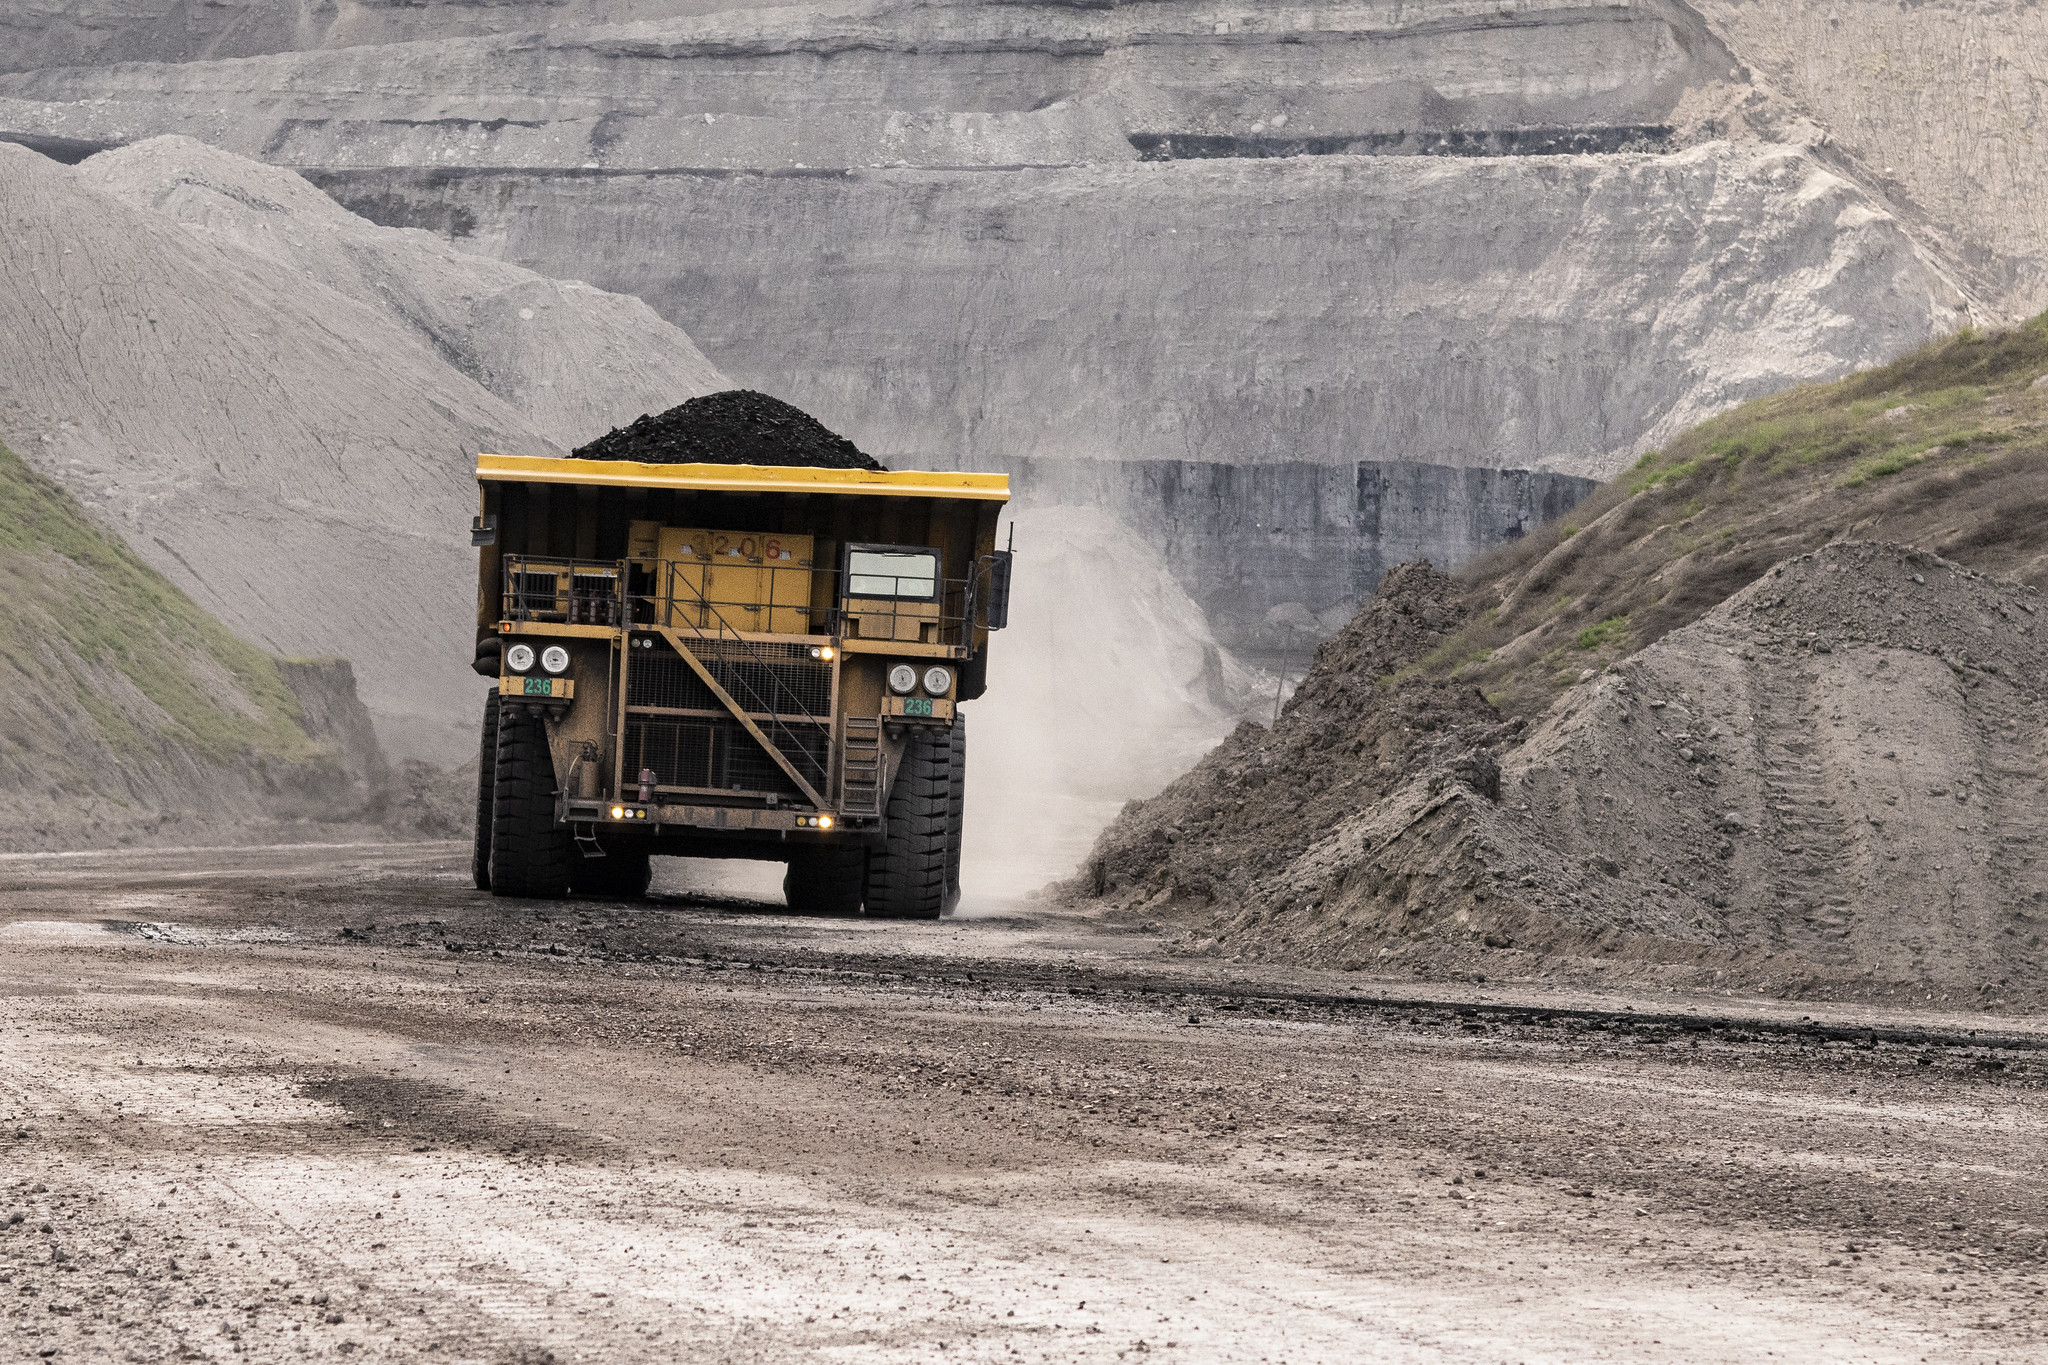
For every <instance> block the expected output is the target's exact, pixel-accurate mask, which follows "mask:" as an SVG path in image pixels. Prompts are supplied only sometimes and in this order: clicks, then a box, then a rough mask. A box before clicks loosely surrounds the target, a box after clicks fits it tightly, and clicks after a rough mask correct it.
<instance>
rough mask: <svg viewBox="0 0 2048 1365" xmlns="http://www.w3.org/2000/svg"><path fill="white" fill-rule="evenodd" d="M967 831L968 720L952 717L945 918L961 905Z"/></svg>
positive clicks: (962, 717) (955, 712)
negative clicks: (962, 842)
mask: <svg viewBox="0 0 2048 1365" xmlns="http://www.w3.org/2000/svg"><path fill="white" fill-rule="evenodd" d="M966 829H967V717H966V716H964V715H961V714H960V712H959V711H958V710H957V709H955V711H954V713H953V804H952V808H951V811H950V823H949V824H948V826H947V829H946V909H945V913H946V914H949V915H950V914H952V913H953V910H954V907H956V906H958V905H959V904H960V839H961V836H962V834H963V833H965V831H966Z"/></svg>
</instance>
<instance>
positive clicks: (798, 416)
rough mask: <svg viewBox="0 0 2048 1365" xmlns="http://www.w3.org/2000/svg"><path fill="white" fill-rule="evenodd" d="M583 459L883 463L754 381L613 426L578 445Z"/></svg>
mask: <svg viewBox="0 0 2048 1365" xmlns="http://www.w3.org/2000/svg"><path fill="white" fill-rule="evenodd" d="M572 453H573V454H574V455H575V456H576V458H577V459H579V460H632V461H636V462H638V463H640V464H761V465H797V466H802V467H804V468H809V469H877V470H878V469H882V468H884V466H883V464H882V463H881V461H879V460H877V459H875V458H874V457H873V456H872V455H869V454H867V453H866V452H864V451H863V450H861V448H860V447H859V446H857V445H855V444H854V443H853V442H851V441H849V440H847V439H846V438H845V437H844V436H841V435H840V434H839V433H837V432H835V431H833V430H831V429H830V428H828V427H827V426H825V424H824V423H822V422H820V421H819V420H818V419H817V418H815V417H813V416H811V415H810V414H809V413H807V412H805V411H804V410H803V409H801V408H795V407H791V406H790V405H789V404H787V403H785V402H783V401H782V400H781V399H779V398H770V397H769V396H768V395H767V394H765V393H756V392H754V391H753V390H752V389H727V390H725V391H724V392H722V393H711V394H706V395H704V396H703V397H702V398H692V399H691V400H690V401H689V402H687V403H683V404H681V405H679V406H677V407H673V408H670V409H669V410H668V411H667V412H664V413H661V414H659V415H657V416H647V415H642V416H640V417H639V418H636V419H635V420H634V421H633V422H632V423H631V425H628V426H623V427H613V428H612V429H611V430H610V431H608V432H606V433H605V434H604V435H602V436H600V437H598V438H597V439H596V440H595V441H592V442H590V443H589V444H587V445H580V446H578V447H576V449H575V451H574V452H572Z"/></svg>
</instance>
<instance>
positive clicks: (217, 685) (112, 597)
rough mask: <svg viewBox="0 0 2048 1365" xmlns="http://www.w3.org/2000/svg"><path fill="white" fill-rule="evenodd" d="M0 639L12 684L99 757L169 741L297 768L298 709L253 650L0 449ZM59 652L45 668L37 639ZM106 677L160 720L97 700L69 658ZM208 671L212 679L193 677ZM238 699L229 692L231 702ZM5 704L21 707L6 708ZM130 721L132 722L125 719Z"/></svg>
mask: <svg viewBox="0 0 2048 1365" xmlns="http://www.w3.org/2000/svg"><path fill="white" fill-rule="evenodd" d="M0 575H4V579H5V580H6V582H7V585H8V590H7V591H6V592H4V593H0V639H4V641H5V644H4V646H0V648H4V656H5V658H6V660H7V661H8V662H9V663H11V664H12V665H13V668H14V671H15V672H16V673H17V674H18V675H19V676H18V678H17V679H16V680H15V681H14V682H13V683H12V684H11V685H12V686H16V687H22V688H26V689H30V690H31V692H33V691H34V690H36V689H48V690H50V691H53V692H55V693H57V694H58V695H55V696H52V697H51V698H50V701H51V703H52V708H53V709H56V710H63V709H68V708H70V707H73V706H75V707H76V708H78V709H80V710H82V711H84V712H85V713H86V714H87V715H88V716H90V717H91V719H92V722H93V724H94V726H95V727H96V728H98V730H99V731H100V734H101V736H102V737H103V738H104V739H105V740H106V742H107V744H108V745H109V747H111V748H114V749H116V750H129V751H132V750H136V749H138V748H147V747H154V745H155V744H156V743H158V742H160V741H168V742H170V743H172V744H176V745H178V746H180V747H183V748H185V749H188V750H190V751H191V752H192V753H194V754H195V755H196V756H199V757H202V758H206V759H211V760H214V761H216V762H227V761H232V760H235V759H239V758H244V757H248V756H251V755H255V754H267V755H273V756H276V757H278V758H281V759H286V760H290V761H298V760H303V759H307V758H310V757H312V756H313V755H314V754H315V753H316V751H317V749H316V746H315V745H314V744H313V742H312V741H311V740H310V739H309V738H308V737H307V735H306V732H305V729H304V728H303V726H302V724H301V713H300V708H299V704H298V701H297V699H296V698H295V697H293V695H292V693H291V691H290V689H289V688H287V687H286V686H285V683H284V680H283V678H282V677H281V676H280V675H279V673H278V669H277V664H276V662H275V661H274V660H272V659H271V658H270V656H269V655H267V654H265V653H264V652H263V651H261V650H259V649H257V648H255V647H254V646H253V645H250V644H248V643H247V642H245V641H243V640H241V639H239V638H237V637H236V636H235V635H234V634H233V633H232V632H230V631H229V630H228V629H227V627H225V626H223V625H222V624H221V623H220V622H219V621H217V620H215V619H214V618H213V617H212V616H210V615H208V614H207V613H206V612H204V611H202V610H201V609H200V608H199V607H198V606H197V605H196V604H195V603H194V602H193V601H192V599H191V598H189V597H187V596H186V595H185V594H184V593H183V592H181V591H179V590H178V588H177V587H176V586H175V585H174V584H172V583H171V582H170V580H168V579H166V578H165V577H164V576H163V575H162V574H159V573H158V572H157V571H156V570H154V569H152V568H150V567H149V566H148V565H147V564H145V563H143V562H142V561H141V560H140V559H139V558H137V557H136V555H135V554H134V552H133V551H131V550H130V549H129V548H128V547H127V546H126V545H123V544H122V543H121V542H120V541H118V540H116V539H114V538H113V537H112V536H109V535H107V534H106V533H105V532H103V531H101V530H100V529H99V528H98V527H96V526H94V525H93V524H92V522H91V521H90V520H89V519H88V518H87V517H86V515H85V512H84V510H83V509H82V508H80V507H79V506H78V504H77V503H76V502H74V501H73V500H72V499H71V497H70V495H68V494H67V493H65V492H64V491H63V490H62V489H61V488H59V487H57V485H56V484H54V483H52V482H51V481H50V480H48V479H46V478H44V477H43V476H42V475H40V474H38V473H36V472H35V471H34V470H32V469H30V468H29V467H28V466H27V465H26V464H25V463H23V461H22V460H21V457H20V456H18V455H16V454H15V453H14V452H13V451H11V450H9V449H8V448H7V447H5V446H0ZM44 641H51V642H61V643H62V644H63V645H65V646H67V647H68V650H60V651H57V652H56V655H57V657H56V660H54V661H53V659H52V656H51V654H50V653H49V652H46V651H45V650H43V649H41V648H40V647H39V645H40V643H41V642H44ZM67 652H68V654H69V655H70V656H71V658H72V659H75V660H77V661H78V662H79V663H82V664H84V665H85V666H86V667H87V668H88V669H101V670H107V671H111V672H113V673H118V674H119V675H121V676H122V677H124V678H126V679H127V681H128V682H130V683H132V684H133V685H134V687H135V689H136V691H138V692H140V693H141V694H142V696H143V697H145V698H147V699H148V701H149V702H150V703H151V704H152V705H153V706H154V707H155V708H156V709H157V710H158V711H160V712H161V713H162V719H161V722H160V723H158V724H154V725H151V724H150V723H149V722H151V721H156V720H157V719H158V718H156V717H152V716H149V715H148V712H147V709H146V708H135V707H133V706H132V705H124V704H123V702H122V700H121V699H118V698H112V697H108V696H105V695H102V692H101V689H99V688H97V687H95V686H94V685H93V683H92V681H91V679H90V678H88V677H85V676H81V675H80V674H79V672H78V671H77V669H76V668H75V667H74V666H73V664H72V663H71V662H70V660H67V659H65V658H64V657H63V656H64V655H65V653H67ZM207 674H213V675H215V676H213V677H212V678H211V679H209V678H208V677H206V676H204V675H207ZM237 694H239V695H237ZM16 700H17V701H22V700H30V701H32V700H33V698H32V697H31V698H27V699H24V698H17V699H16ZM138 712H139V714H138Z"/></svg>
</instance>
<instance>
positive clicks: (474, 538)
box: [469, 514, 498, 545]
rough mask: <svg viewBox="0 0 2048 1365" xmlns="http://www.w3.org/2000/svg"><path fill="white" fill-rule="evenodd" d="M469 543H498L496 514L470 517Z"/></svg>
mask: <svg viewBox="0 0 2048 1365" xmlns="http://www.w3.org/2000/svg"><path fill="white" fill-rule="evenodd" d="M469 543H470V544H471V545H496V544H497V543H498V518H497V516H496V514H493V515H491V516H487V517H472V518H470V521H469Z"/></svg>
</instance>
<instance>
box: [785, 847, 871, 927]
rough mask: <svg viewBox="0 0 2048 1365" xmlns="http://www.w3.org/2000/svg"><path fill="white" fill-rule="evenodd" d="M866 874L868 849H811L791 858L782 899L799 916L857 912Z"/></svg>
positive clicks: (858, 911) (865, 881) (864, 886)
mask: <svg viewBox="0 0 2048 1365" xmlns="http://www.w3.org/2000/svg"><path fill="white" fill-rule="evenodd" d="M867 876H868V851H867V850H866V849H865V848H861V847H859V846H858V845H856V846H854V847H852V848H846V847H830V848H814V849H809V850H807V851H805V852H803V853H799V854H796V855H795V856H794V857H792V858H791V859H790V860H789V867H788V868H787V869H786V870H785V871H784V872H783V874H782V898H783V900H785V901H787V902H788V903H789V908H790V910H791V911H792V912H793V913H795V914H799V915H857V914H859V913H860V902H861V897H862V896H863V895H864V894H865V893H866V890H867Z"/></svg>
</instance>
